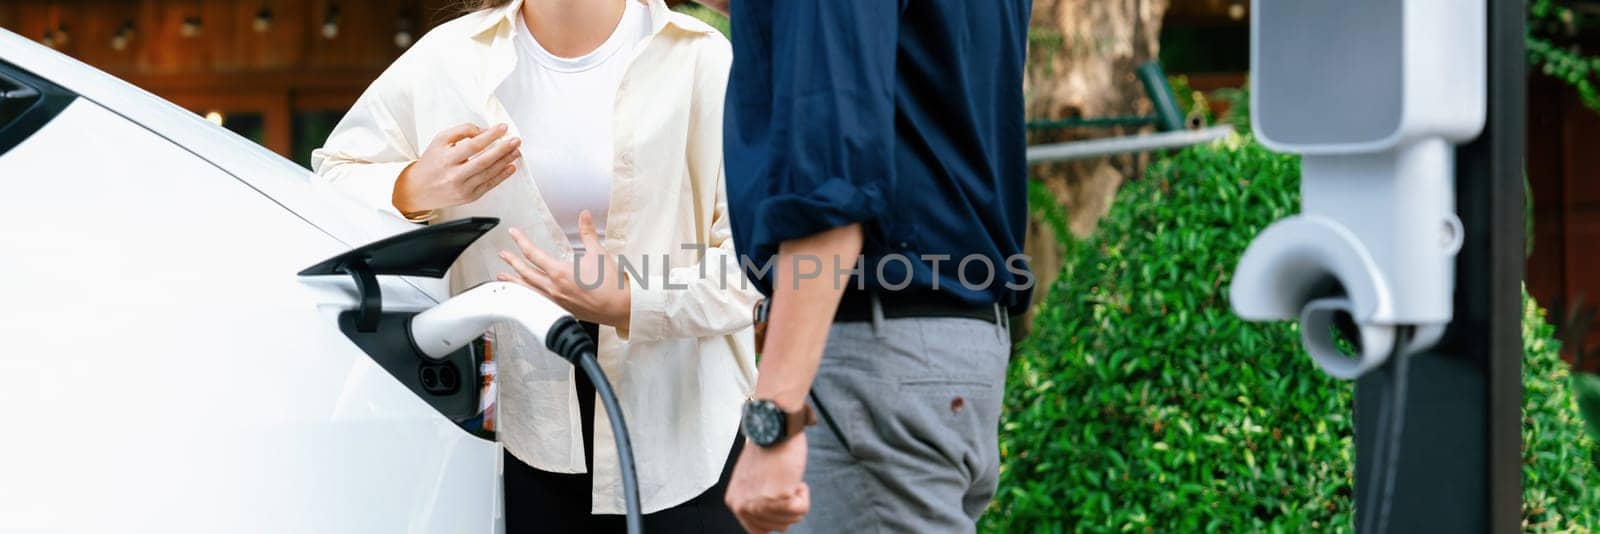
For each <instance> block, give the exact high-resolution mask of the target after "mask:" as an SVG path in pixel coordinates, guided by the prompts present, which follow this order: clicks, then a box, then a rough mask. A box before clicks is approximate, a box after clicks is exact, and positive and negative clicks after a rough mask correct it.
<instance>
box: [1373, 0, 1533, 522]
mask: <svg viewBox="0 0 1600 534" xmlns="http://www.w3.org/2000/svg"><path fill="white" fill-rule="evenodd" d="M1487 8H1488V10H1489V13H1488V17H1489V18H1488V22H1489V28H1488V32H1489V33H1488V50H1487V51H1486V53H1487V57H1486V58H1485V59H1486V60H1487V61H1488V84H1489V87H1488V117H1487V123H1486V124H1485V127H1484V130H1483V133H1482V135H1481V136H1479V137H1478V138H1477V139H1476V140H1474V141H1472V142H1471V143H1469V144H1465V145H1462V146H1460V147H1459V148H1458V149H1457V151H1456V184H1457V185H1456V206H1457V213H1458V214H1459V216H1460V218H1461V222H1462V226H1463V228H1464V229H1465V242H1464V243H1463V245H1462V248H1461V250H1460V252H1459V253H1458V255H1457V256H1456V285H1455V295H1454V318H1453V321H1452V322H1451V323H1450V324H1449V326H1448V327H1447V329H1446V331H1445V334H1444V337H1443V339H1442V340H1441V341H1440V343H1439V344H1438V345H1437V346H1436V347H1435V348H1434V349H1432V350H1430V351H1428V352H1426V353H1424V354H1420V355H1418V356H1417V357H1415V359H1413V360H1412V362H1411V377H1410V381H1409V382H1410V393H1409V398H1408V399H1407V406H1406V416H1405V421H1406V424H1405V429H1404V432H1403V434H1402V436H1401V446H1400V447H1401V450H1400V455H1401V459H1400V463H1399V473H1398V478H1397V480H1396V482H1395V487H1394V497H1393V505H1392V511H1391V513H1390V518H1389V529H1388V530H1389V531H1390V532H1463V533H1468V532H1495V533H1502V532H1503V533H1512V532H1518V531H1520V528H1521V521H1522V517H1521V516H1522V453H1521V445H1522V434H1521V425H1522V338H1521V319H1522V289H1521V287H1522V286H1521V284H1522V271H1523V268H1522V265H1523V250H1524V249H1523V243H1524V239H1525V236H1524V226H1523V225H1524V219H1523V198H1522V195H1523V188H1522V176H1523V143H1524V139H1525V128H1526V126H1525V113H1526V100H1527V98H1526V84H1527V61H1526V52H1525V50H1524V47H1525V45H1524V43H1523V38H1524V28H1525V25H1526V16H1527V6H1526V4H1525V1H1524V0H1488V7H1487ZM1467 52H1468V51H1462V53H1463V56H1462V61H1470V60H1472V58H1469V57H1468V56H1467V55H1466V54H1467ZM1382 388H1383V384H1382V382H1381V378H1378V377H1373V376H1371V375H1369V376H1367V377H1364V378H1362V379H1360V380H1358V381H1357V383H1356V410H1355V412H1356V413H1355V417H1356V439H1355V442H1356V495H1357V496H1358V497H1357V498H1356V499H1354V501H1355V502H1356V503H1357V504H1356V506H1358V507H1360V506H1362V505H1363V504H1364V501H1365V499H1362V498H1360V497H1359V496H1360V495H1366V494H1367V493H1366V491H1368V488H1372V487H1373V483H1374V482H1376V481H1374V480H1369V472H1370V471H1369V470H1370V466H1371V462H1372V461H1374V458H1372V456H1373V455H1372V454H1371V452H1372V451H1375V450H1376V447H1375V444H1374V443H1373V442H1372V440H1373V438H1374V436H1376V435H1377V434H1378V413H1377V399H1378V398H1379V395H1380V394H1381V390H1382ZM1366 513H1368V511H1367V510H1365V509H1359V508H1358V509H1357V511H1356V515H1357V521H1356V524H1357V525H1360V524H1361V520H1360V518H1361V517H1364V514H1366ZM1362 534H1366V533H1362Z"/></svg>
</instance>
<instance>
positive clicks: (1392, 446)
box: [1361, 327, 1411, 534]
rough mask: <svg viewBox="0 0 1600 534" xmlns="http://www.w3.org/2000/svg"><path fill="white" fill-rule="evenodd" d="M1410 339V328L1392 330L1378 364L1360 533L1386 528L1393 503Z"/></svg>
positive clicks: (1371, 533)
mask: <svg viewBox="0 0 1600 534" xmlns="http://www.w3.org/2000/svg"><path fill="white" fill-rule="evenodd" d="M1410 342H1411V327H1400V328H1398V329H1396V331H1395V338H1394V349H1393V351H1391V352H1390V353H1389V360H1388V361H1385V362H1383V365H1381V366H1379V367H1378V376H1380V377H1382V378H1383V379H1384V384H1383V388H1382V389H1381V390H1380V391H1379V396H1378V435H1377V439H1376V440H1375V441H1376V443H1375V446H1376V447H1377V451H1376V453H1375V454H1374V455H1373V462H1372V466H1371V473H1372V475H1371V476H1370V477H1368V479H1367V480H1370V481H1371V482H1369V483H1368V486H1369V487H1371V488H1373V489H1372V490H1369V491H1368V492H1367V496H1366V501H1367V507H1366V510H1367V511H1366V514H1365V517H1364V518H1363V519H1362V521H1361V523H1362V525H1363V526H1364V528H1362V529H1361V532H1362V533H1363V534H1379V533H1384V532H1388V530H1389V510H1390V508H1391V507H1392V506H1393V504H1394V484H1395V479H1397V478H1399V472H1400V441H1401V440H1400V437H1401V436H1400V435H1401V434H1402V433H1403V432H1404V431H1405V421H1406V384H1407V382H1408V381H1409V379H1408V376H1407V375H1408V374H1409V370H1410V368H1411V355H1409V354H1406V353H1405V352H1404V351H1405V348H1406V345H1408V344H1410Z"/></svg>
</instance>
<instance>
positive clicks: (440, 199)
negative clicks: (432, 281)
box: [392, 124, 522, 217]
mask: <svg viewBox="0 0 1600 534" xmlns="http://www.w3.org/2000/svg"><path fill="white" fill-rule="evenodd" d="M505 134H506V125H504V124H501V125H498V126H495V127H493V128H490V129H487V130H482V129H479V128H478V127H477V126H475V125H472V124H462V125H460V126H456V127H454V128H451V129H449V130H445V131H443V132H440V133H439V135H438V136H437V137H434V138H433V142H432V143H429V144H428V147H427V148H426V149H424V150H423V151H422V157H421V158H419V159H417V161H416V162H415V163H412V164H411V165H409V166H407V167H406V168H405V170H403V171H400V178H399V179H398V180H396V181H395V184H394V197H393V199H392V200H393V201H394V207H395V209H397V210H400V213H403V214H406V216H408V217H410V216H412V215H414V214H417V213H422V212H426V211H429V210H436V209H443V208H450V207H455V206H460V205H462V204H466V203H468V202H472V201H474V200H477V199H478V198H479V197H482V196H483V194H484V193H488V192H489V190H490V189H494V186H497V185H500V182H503V181H505V179H506V178H510V177H511V174H512V173H514V172H516V170H517V164H516V162H517V158H519V157H522V153H521V152H518V151H517V148H518V147H520V146H522V140H521V139H517V138H515V137H504V136H505Z"/></svg>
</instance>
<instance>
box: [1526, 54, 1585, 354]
mask: <svg viewBox="0 0 1600 534" xmlns="http://www.w3.org/2000/svg"><path fill="white" fill-rule="evenodd" d="M1527 151H1528V152H1527V169H1528V181H1529V186H1530V188H1531V190H1532V197H1533V215H1534V231H1533V254H1532V255H1531V256H1530V257H1529V258H1528V262H1527V266H1526V268H1527V274H1526V278H1525V279H1526V280H1527V285H1528V291H1529V292H1530V293H1532V294H1533V296H1534V297H1535V298H1537V299H1538V300H1539V303H1540V304H1541V305H1544V306H1546V307H1554V306H1555V305H1556V303H1557V302H1558V301H1565V302H1566V303H1571V302H1573V301H1575V300H1577V299H1578V298H1580V296H1581V298H1582V300H1583V302H1585V303H1587V304H1589V305H1595V304H1600V113H1596V112H1595V111H1593V110H1590V109H1588V108H1586V107H1584V106H1583V103H1582V102H1581V101H1579V99H1578V96H1577V94H1576V93H1575V92H1574V91H1573V90H1572V89H1570V88H1568V87H1567V86H1566V85H1565V84H1563V83H1561V82H1559V81H1556V80H1554V79H1551V78H1549V77H1547V76H1541V75H1535V76H1534V77H1533V79H1532V80H1531V82H1530V86H1529V91H1528V147H1527ZM1550 314H1551V318H1552V319H1554V318H1555V317H1558V316H1559V312H1558V310H1554V309H1552V310H1550ZM1587 339H1588V343H1589V345H1590V346H1596V344H1597V343H1600V329H1596V330H1593V331H1590V332H1589V334H1588V336H1587ZM1591 360H1593V359H1592V358H1591ZM1585 367H1586V368H1590V370H1600V362H1595V361H1589V362H1586V364H1585Z"/></svg>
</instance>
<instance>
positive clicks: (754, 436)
mask: <svg viewBox="0 0 1600 534" xmlns="http://www.w3.org/2000/svg"><path fill="white" fill-rule="evenodd" d="M744 437H745V439H748V440H750V441H751V442H753V443H755V444H756V445H758V446H762V447H767V446H771V445H772V444H774V443H777V442H778V440H779V439H781V438H782V437H783V411H781V410H779V409H778V405H776V404H773V403H772V401H764V400H763V401H750V402H747V403H745V405H744Z"/></svg>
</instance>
